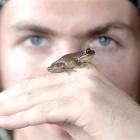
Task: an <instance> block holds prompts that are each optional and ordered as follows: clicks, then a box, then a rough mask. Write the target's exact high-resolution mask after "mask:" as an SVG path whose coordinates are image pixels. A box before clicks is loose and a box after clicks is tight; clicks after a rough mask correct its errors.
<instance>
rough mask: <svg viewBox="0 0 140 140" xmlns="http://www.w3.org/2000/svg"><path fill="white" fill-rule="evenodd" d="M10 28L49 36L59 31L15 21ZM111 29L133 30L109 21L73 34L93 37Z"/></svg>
mask: <svg viewBox="0 0 140 140" xmlns="http://www.w3.org/2000/svg"><path fill="white" fill-rule="evenodd" d="M10 29H12V30H14V31H16V32H26V31H29V32H33V33H39V34H48V35H51V36H58V35H60V33H58V32H56V31H55V30H53V29H50V28H48V27H45V26H43V25H40V24H35V23H27V22H26V23H24V22H22V23H17V24H15V25H13V26H11V27H10ZM111 30H126V31H131V32H133V28H132V27H131V26H129V25H127V24H126V23H123V22H109V23H105V24H104V25H99V26H96V27H94V28H92V29H88V30H87V31H86V32H83V33H78V34H76V35H74V36H75V37H77V38H79V37H80V38H82V37H93V36H98V35H101V34H106V33H108V32H109V31H111Z"/></svg>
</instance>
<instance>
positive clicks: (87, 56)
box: [80, 48, 95, 63]
mask: <svg viewBox="0 0 140 140" xmlns="http://www.w3.org/2000/svg"><path fill="white" fill-rule="evenodd" d="M94 54H95V51H94V50H93V49H91V48H87V49H86V50H85V51H83V54H82V55H81V57H80V61H81V62H84V63H85V62H89V61H90V60H91V58H92V57H93V56H94Z"/></svg>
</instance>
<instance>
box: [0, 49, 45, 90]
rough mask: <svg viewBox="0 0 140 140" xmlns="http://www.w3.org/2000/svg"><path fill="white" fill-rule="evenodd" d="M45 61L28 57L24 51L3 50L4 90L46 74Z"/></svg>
mask: <svg viewBox="0 0 140 140" xmlns="http://www.w3.org/2000/svg"><path fill="white" fill-rule="evenodd" d="M5 52H6V53H5ZM44 61H45V60H44ZM44 61H42V59H41V58H40V59H39V58H38V59H34V58H31V57H28V56H27V55H26V54H25V53H24V52H23V51H21V50H18V49H15V50H10V49H5V50H3V53H2V81H3V86H4V88H8V87H10V86H12V85H14V84H15V83H17V82H19V81H21V80H23V79H25V78H27V77H30V76H32V75H36V74H41V73H43V72H46V67H45V65H44Z"/></svg>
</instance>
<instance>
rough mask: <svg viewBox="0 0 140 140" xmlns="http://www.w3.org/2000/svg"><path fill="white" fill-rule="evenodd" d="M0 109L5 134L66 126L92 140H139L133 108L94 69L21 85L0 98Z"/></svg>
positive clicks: (135, 108)
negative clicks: (40, 127) (78, 130)
mask: <svg viewBox="0 0 140 140" xmlns="http://www.w3.org/2000/svg"><path fill="white" fill-rule="evenodd" d="M0 106H1V109H0V115H1V116H0V127H3V128H6V129H18V128H23V127H27V126H33V125H38V124H44V123H54V124H60V125H61V124H62V123H66V124H69V123H70V124H73V125H76V126H77V127H79V128H81V131H82V130H84V132H86V133H87V135H88V136H89V137H91V138H92V139H94V138H95V139H99V140H102V139H104V140H105V139H107V138H108V139H115V138H119V139H128V138H140V136H139V132H138V130H139V126H140V124H139V123H140V122H139V117H140V109H139V106H138V104H137V103H135V102H134V101H133V100H132V99H131V98H130V97H129V96H128V95H127V94H126V93H125V92H124V91H122V90H121V89H119V88H117V87H116V86H115V85H113V84H112V83H111V82H110V81H109V80H108V79H107V78H106V77H105V76H103V75H102V74H101V73H100V72H99V71H97V70H96V68H94V66H92V68H90V69H86V68H83V69H79V70H78V72H73V73H72V74H71V75H67V74H66V73H60V74H51V73H50V74H48V75H46V76H44V75H43V76H38V77H35V78H30V79H26V80H25V81H23V82H21V83H20V84H18V85H16V86H15V87H13V88H10V89H8V90H5V91H3V92H2V93H1V94H0ZM129 130H131V132H129V133H128V131H129ZM69 131H70V130H68V132H69Z"/></svg>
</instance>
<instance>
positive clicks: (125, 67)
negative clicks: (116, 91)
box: [0, 0, 140, 98]
mask: <svg viewBox="0 0 140 140" xmlns="http://www.w3.org/2000/svg"><path fill="white" fill-rule="evenodd" d="M138 22H139V20H138V15H137V12H136V10H135V8H134V7H133V5H131V4H130V3H129V2H128V1H127V0H123V1H122V0H117V1H115V0H114V1H113V0H102V1H100V0H59V1H58V0H24V1H23V0H18V1H17V0H10V2H8V3H7V4H6V5H5V7H4V8H3V11H2V13H1V23H0V28H1V29H0V31H1V32H0V46H1V56H2V57H1V64H2V65H1V67H2V78H3V79H2V80H3V85H4V88H8V87H9V86H11V85H13V84H15V83H16V82H18V81H20V80H22V79H24V78H26V77H28V76H31V75H36V74H41V73H46V74H47V71H46V67H47V66H49V65H50V64H51V62H53V61H54V60H56V59H58V58H59V57H61V56H62V55H64V54H67V53H71V52H74V51H78V50H82V49H84V48H86V47H88V46H90V47H93V48H94V49H95V52H96V55H95V57H94V58H93V63H94V64H95V65H96V67H97V68H98V69H99V70H100V71H102V73H104V74H105V75H106V76H107V77H108V78H109V79H110V80H112V82H114V83H115V84H116V85H118V86H119V87H120V88H122V89H124V90H125V91H126V92H127V93H128V94H130V95H131V96H133V97H134V98H136V96H138V91H139V89H138V84H139V78H140V76H139V73H140V62H139V60H140V58H139V57H140V46H139V44H140V41H139V37H140V36H139V33H140V32H139V31H140V30H139V25H138V24H139V23H138Z"/></svg>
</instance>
